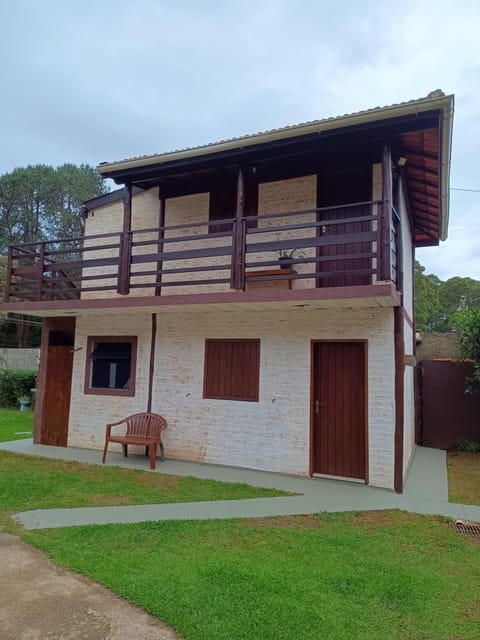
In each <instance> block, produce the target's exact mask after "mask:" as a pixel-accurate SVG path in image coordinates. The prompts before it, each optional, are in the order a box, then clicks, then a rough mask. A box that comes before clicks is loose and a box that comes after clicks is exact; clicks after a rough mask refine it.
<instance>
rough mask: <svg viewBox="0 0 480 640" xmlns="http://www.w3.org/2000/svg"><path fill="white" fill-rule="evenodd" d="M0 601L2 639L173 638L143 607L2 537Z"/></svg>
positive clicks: (0, 543)
mask: <svg viewBox="0 0 480 640" xmlns="http://www.w3.org/2000/svg"><path fill="white" fill-rule="evenodd" d="M0 598H1V606H0V630H1V631H0V637H1V639H2V640H132V639H135V640H178V636H177V635H176V634H175V633H174V632H173V631H172V630H171V629H170V628H169V627H167V626H166V625H165V624H163V623H161V622H159V621H158V620H156V619H155V618H153V617H151V616H149V615H148V614H147V613H145V612H144V611H142V609H139V608H138V607H134V606H133V605H131V604H129V603H128V602H126V601H125V600H123V599H122V598H119V597H117V596H115V595H113V594H112V593H111V592H110V591H109V590H108V589H105V588H104V587H101V586H100V585H97V584H95V583H94V582H91V581H90V580H88V579H87V578H84V577H82V576H77V575H75V574H73V573H70V572H69V571H66V570H64V569H61V568H59V567H57V566H55V565H54V564H53V563H52V562H51V561H50V560H49V559H48V558H47V557H46V556H45V555H44V554H43V553H41V552H40V551H37V550H36V549H34V548H33V547H30V546H29V545H27V544H26V543H24V542H22V541H21V540H20V539H19V538H16V537H15V536H11V535H7V534H2V533H0Z"/></svg>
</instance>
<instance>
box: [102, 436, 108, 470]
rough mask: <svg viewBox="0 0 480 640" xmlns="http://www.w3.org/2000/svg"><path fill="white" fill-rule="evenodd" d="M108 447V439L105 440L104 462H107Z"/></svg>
mask: <svg viewBox="0 0 480 640" xmlns="http://www.w3.org/2000/svg"><path fill="white" fill-rule="evenodd" d="M107 448H108V440H105V447H104V448H103V458H102V464H105V460H106V459H107Z"/></svg>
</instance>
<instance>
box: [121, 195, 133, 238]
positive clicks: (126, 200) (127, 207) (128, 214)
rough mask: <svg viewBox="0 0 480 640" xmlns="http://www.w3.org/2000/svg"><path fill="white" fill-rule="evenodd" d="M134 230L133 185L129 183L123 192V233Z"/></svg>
mask: <svg viewBox="0 0 480 640" xmlns="http://www.w3.org/2000/svg"><path fill="white" fill-rule="evenodd" d="M131 229H132V183H131V182H127V183H126V184H125V188H124V191H123V233H127V232H129V231H131Z"/></svg>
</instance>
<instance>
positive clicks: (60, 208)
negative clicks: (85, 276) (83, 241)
mask: <svg viewBox="0 0 480 640" xmlns="http://www.w3.org/2000/svg"><path fill="white" fill-rule="evenodd" d="M107 191H108V188H107V187H106V185H105V184H104V183H103V182H102V178H101V176H100V175H99V174H98V173H97V172H96V170H95V169H94V168H93V167H91V166H89V165H86V164H85V165H80V166H79V167H77V166H75V165H73V164H64V165H62V166H60V167H57V168H54V167H50V166H47V165H42V164H39V165H35V166H28V167H24V168H17V169H14V170H13V171H12V172H11V173H6V174H4V175H2V176H0V251H3V250H4V249H5V247H6V245H8V244H16V243H25V242H37V241H40V240H49V239H54V238H61V237H62V238H64V237H75V236H79V235H82V233H83V220H82V217H81V215H80V208H81V205H82V203H83V202H84V201H85V200H90V199H91V198H95V197H97V196H99V195H102V194H103V193H106V192H107Z"/></svg>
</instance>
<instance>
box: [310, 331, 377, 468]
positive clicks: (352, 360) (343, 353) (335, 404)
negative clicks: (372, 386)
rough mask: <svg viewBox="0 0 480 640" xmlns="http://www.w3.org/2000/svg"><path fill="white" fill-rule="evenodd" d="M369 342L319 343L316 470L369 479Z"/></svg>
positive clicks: (315, 366)
mask: <svg viewBox="0 0 480 640" xmlns="http://www.w3.org/2000/svg"><path fill="white" fill-rule="evenodd" d="M365 362H366V358H365V343H363V342H316V343H314V346H313V385H312V389H313V394H312V403H313V406H312V414H313V442H312V447H313V465H312V466H313V469H312V471H313V473H320V474H324V475H329V476H341V477H344V478H358V479H361V480H366V406H367V404H366V384H365V383H366V372H365Z"/></svg>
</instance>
